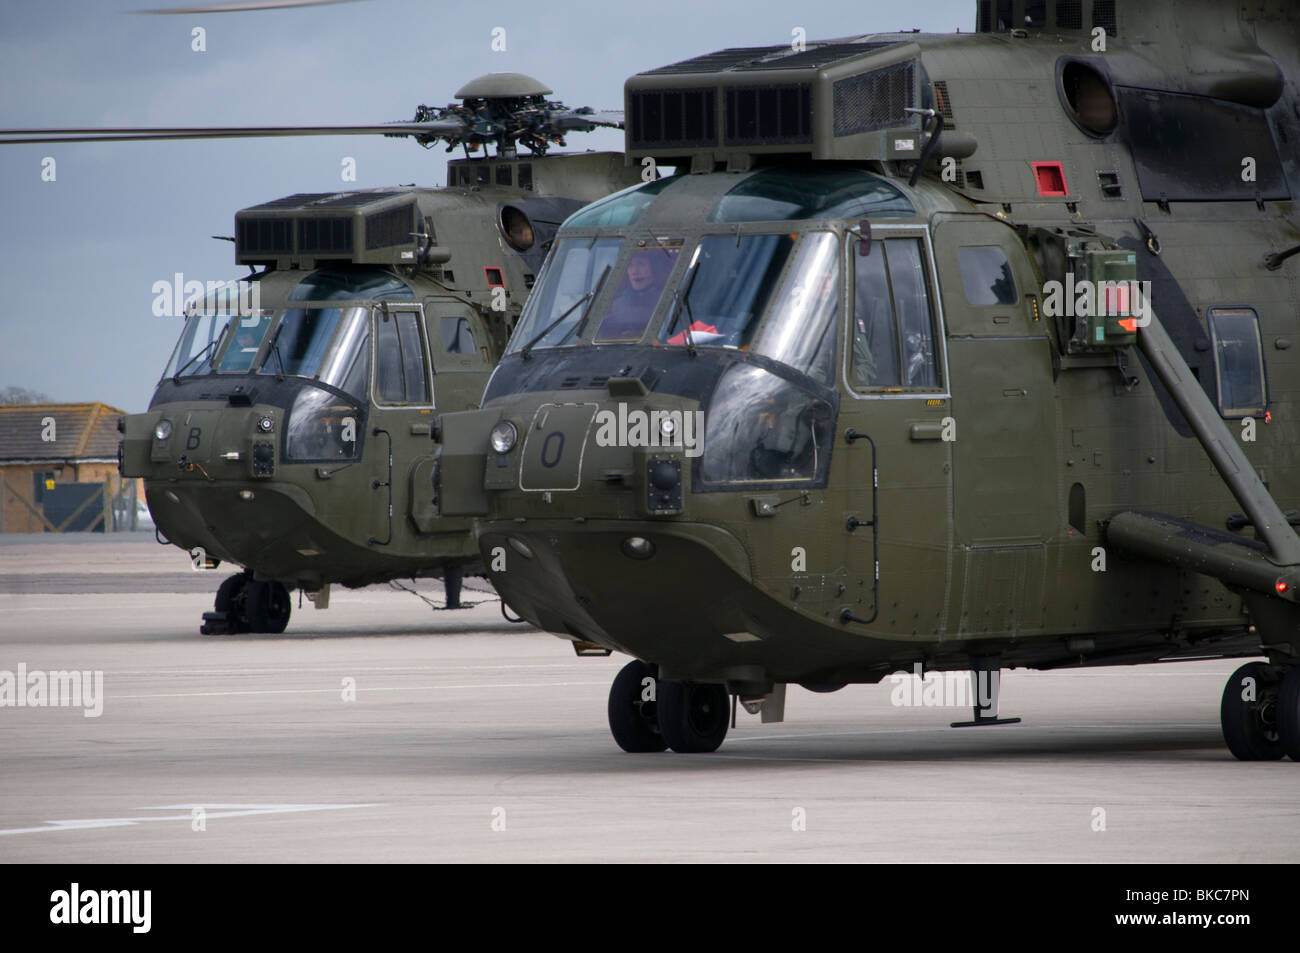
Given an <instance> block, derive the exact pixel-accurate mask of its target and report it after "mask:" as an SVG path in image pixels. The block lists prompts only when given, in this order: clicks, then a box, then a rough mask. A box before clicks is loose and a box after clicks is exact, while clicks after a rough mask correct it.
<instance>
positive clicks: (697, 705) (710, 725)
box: [656, 679, 731, 754]
mask: <svg viewBox="0 0 1300 953" xmlns="http://www.w3.org/2000/svg"><path fill="white" fill-rule="evenodd" d="M728 700H729V698H728V695H727V689H726V688H725V687H724V686H722V685H712V684H706V683H703V682H669V681H664V680H663V679H660V680H659V685H658V705H657V706H656V707H657V709H658V716H659V733H660V734H662V735H663V738H664V741H666V742H668V747H670V748H672V749H673V750H674V751H676V752H677V753H678V754H705V753H708V752H710V751H717V750H718V746H719V745H721V744H722V739H724V738H726V737H727V728H728V727H730V724H729V723H730V721H731V706H730V705H729V704H728Z"/></svg>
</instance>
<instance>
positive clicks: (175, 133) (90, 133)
mask: <svg viewBox="0 0 1300 953" xmlns="http://www.w3.org/2000/svg"><path fill="white" fill-rule="evenodd" d="M464 130H465V124H464V123H463V122H460V121H459V120H450V119H434V120H429V121H427V122H393V123H382V124H377V125H360V126H193V127H170V128H169V127H148V128H147V127H129V126H125V127H119V128H102V129H0V145H19V144H24V143H54V142H134V141H140V142H150V141H155V140H166V139H249V138H275V137H281V136H380V135H382V136H420V137H427V138H430V139H437V138H442V137H444V136H448V135H454V134H456V133H461V132H463V131H464Z"/></svg>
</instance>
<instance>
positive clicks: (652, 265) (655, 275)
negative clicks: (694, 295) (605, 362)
mask: <svg viewBox="0 0 1300 953" xmlns="http://www.w3.org/2000/svg"><path fill="white" fill-rule="evenodd" d="M680 251H681V240H680V239H677V240H676V241H675V242H673V241H669V242H663V243H656V244H655V245H652V246H650V247H647V248H638V249H637V250H636V251H634V252H632V254H631V255H629V256H628V259H627V266H626V267H625V268H624V270H623V274H622V276H621V277H620V278H619V281H618V284H617V286H616V287H615V289H614V296H613V297H612V298H611V299H610V302H609V307H607V308H606V309H605V318H604V320H603V321H601V322H600V330H599V331H597V332H596V340H597V341H639V340H640V339H641V335H642V334H643V333H644V332H645V329H646V325H647V324H649V323H650V316H651V315H652V314H654V310H655V306H656V305H657V304H658V303H659V298H660V297H661V296H662V294H663V290H664V285H665V284H667V283H668V275H669V274H670V273H671V272H672V270H673V266H674V265H675V264H676V263H677V256H678V253H679V252H680Z"/></svg>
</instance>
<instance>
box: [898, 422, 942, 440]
mask: <svg viewBox="0 0 1300 953" xmlns="http://www.w3.org/2000/svg"><path fill="white" fill-rule="evenodd" d="M907 436H908V437H909V438H911V439H912V440H942V439H943V424H942V423H924V424H912V425H911V426H909V427H908V428H907Z"/></svg>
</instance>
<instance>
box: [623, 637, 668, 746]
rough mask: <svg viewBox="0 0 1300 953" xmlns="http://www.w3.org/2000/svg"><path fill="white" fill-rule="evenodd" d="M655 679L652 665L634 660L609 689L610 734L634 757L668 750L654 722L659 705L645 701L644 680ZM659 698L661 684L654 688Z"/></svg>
mask: <svg viewBox="0 0 1300 953" xmlns="http://www.w3.org/2000/svg"><path fill="white" fill-rule="evenodd" d="M654 677H655V669H654V666H653V665H649V664H647V663H645V662H642V661H641V660H640V659H633V660H632V661H631V662H628V663H627V664H626V665H624V666H623V667H622V668H621V669H619V672H618V674H617V675H615V676H614V683H613V684H612V685H610V686H609V730H610V733H611V734H612V735H613V736H614V740H615V741H617V742H618V746H619V747H620V748H622V749H623V750H624V751H627V752H629V753H631V754H644V753H647V752H653V751H663V750H664V749H665V748H667V747H668V743H667V742H666V741H664V738H663V735H661V734H660V733H659V723H658V721H657V720H656V718H655V712H656V710H657V709H658V707H659V706H658V703H657V702H656V701H653V700H643V697H642V696H643V695H644V694H645V688H646V685H645V679H647V678H651V679H653V678H654ZM654 688H655V693H654V695H652V698H654V697H655V696H657V695H658V684H657V683H656V684H655V685H654Z"/></svg>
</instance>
